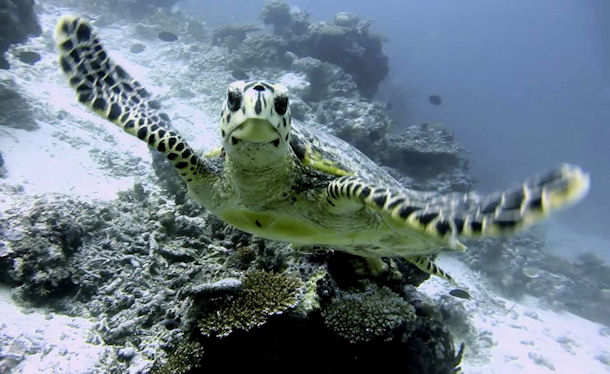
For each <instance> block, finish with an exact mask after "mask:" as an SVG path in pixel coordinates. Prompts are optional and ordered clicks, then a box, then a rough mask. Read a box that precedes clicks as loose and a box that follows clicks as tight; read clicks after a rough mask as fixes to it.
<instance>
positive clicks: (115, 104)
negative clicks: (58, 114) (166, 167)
mask: <svg viewBox="0 0 610 374" xmlns="http://www.w3.org/2000/svg"><path fill="white" fill-rule="evenodd" d="M55 43H56V45H57V49H58V51H59V63H60V65H61V69H62V70H63V71H64V73H65V74H66V75H67V76H68V78H69V80H70V85H71V86H72V87H73V88H74V89H75V90H76V93H77V98H78V101H80V102H81V103H83V104H85V105H87V106H88V107H90V108H91V109H92V110H93V111H95V112H96V113H97V114H99V115H100V116H102V117H103V118H105V119H107V120H109V121H111V122H113V123H114V124H116V125H117V126H119V127H121V128H122V129H123V130H125V131H126V132H127V133H128V134H130V135H133V136H136V137H138V138H139V139H140V140H142V141H145V142H146V143H148V145H149V147H151V148H154V149H156V150H157V151H159V152H161V153H163V154H164V155H165V156H166V157H167V158H168V159H169V161H170V162H171V163H172V164H173V165H174V167H175V168H176V171H177V172H178V174H179V175H180V176H181V177H182V178H183V179H184V180H185V181H187V182H190V181H192V179H193V178H195V177H196V176H197V175H198V174H204V173H207V170H206V163H205V161H203V160H202V159H201V158H200V157H199V156H197V155H196V154H195V152H194V151H193V150H192V149H191V147H189V145H188V144H187V143H186V142H185V141H184V139H182V137H181V136H180V135H179V134H178V133H177V132H176V131H174V130H173V129H172V127H171V124H170V119H169V117H168V116H167V115H166V114H165V113H162V112H160V111H159V110H158V109H159V108H158V105H156V104H155V102H154V101H152V100H150V95H149V93H148V92H147V91H146V89H144V88H143V87H142V86H141V85H140V83H139V82H138V81H136V80H135V79H133V78H132V77H131V76H130V75H129V74H128V73H127V72H126V71H125V70H123V68H121V66H119V65H117V64H116V63H114V62H113V61H112V60H111V59H110V58H109V57H108V55H107V53H106V51H105V50H104V48H103V47H102V44H101V42H100V40H99V39H98V38H97V36H96V35H95V32H94V31H93V28H92V26H91V25H90V24H89V22H88V21H86V20H85V19H83V18H79V17H73V16H63V17H62V18H61V19H60V20H59V22H58V24H57V28H56V30H55Z"/></svg>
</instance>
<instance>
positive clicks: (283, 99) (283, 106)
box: [273, 96, 288, 116]
mask: <svg viewBox="0 0 610 374" xmlns="http://www.w3.org/2000/svg"><path fill="white" fill-rule="evenodd" d="M273 106H274V107H275V111H276V113H277V114H279V115H280V116H283V115H284V114H286V110H288V97H287V96H276V97H275V99H274V100H273Z"/></svg>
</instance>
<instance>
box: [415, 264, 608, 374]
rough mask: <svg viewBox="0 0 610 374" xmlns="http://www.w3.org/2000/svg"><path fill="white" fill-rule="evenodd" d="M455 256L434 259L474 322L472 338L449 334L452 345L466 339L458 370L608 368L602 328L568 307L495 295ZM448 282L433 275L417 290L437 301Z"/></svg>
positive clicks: (584, 372) (481, 373)
mask: <svg viewBox="0 0 610 374" xmlns="http://www.w3.org/2000/svg"><path fill="white" fill-rule="evenodd" d="M458 258H459V255H457V258H456V257H453V255H444V256H441V257H440V258H439V260H438V261H437V263H438V264H439V265H440V266H441V267H442V268H443V269H445V270H447V271H448V272H450V273H451V275H452V276H454V278H455V279H457V281H458V282H459V283H460V284H462V285H464V286H465V287H466V288H467V289H468V291H469V293H470V294H471V296H472V300H464V301H460V302H461V303H463V306H464V307H465V309H466V310H467V312H468V315H469V316H470V318H471V321H472V324H473V325H474V326H475V327H476V331H475V332H474V333H475V334H476V340H475V341H474V342H468V341H467V340H468V339H467V338H466V337H461V336H459V335H457V336H456V337H455V343H456V346H459V344H460V343H461V342H462V341H465V340H466V341H467V342H466V348H465V355H464V359H463V360H462V365H461V366H462V369H463V371H464V373H466V374H492V373H493V374H509V373H511V374H512V373H528V374H529V373H535V374H538V373H540V374H544V373H556V374H557V373H561V374H564V373H565V374H598V373H599V374H602V373H610V329H609V328H608V327H605V326H604V325H601V324H598V323H595V322H591V321H589V320H586V319H584V318H581V317H578V316H576V315H574V314H571V313H568V312H555V311H550V310H546V309H544V308H542V307H540V306H538V305H537V300H536V298H534V297H531V298H526V299H524V300H522V301H520V302H514V301H511V300H508V299H506V298H503V297H501V296H498V295H496V294H494V293H493V291H491V290H490V289H489V286H487V285H486V284H485V282H484V281H483V280H482V279H481V277H480V276H479V275H478V274H476V273H473V272H472V271H471V270H470V269H469V268H468V267H467V266H466V265H465V264H463V263H462V262H460V261H459V259H458ZM448 287H450V286H449V285H448V283H447V282H445V281H443V280H441V279H438V278H436V277H434V278H431V279H430V280H428V281H426V282H424V284H422V285H421V286H420V287H419V291H421V292H423V293H425V294H426V295H428V296H430V297H432V298H433V299H436V300H440V299H441V298H443V297H447V296H446V295H447V290H448ZM439 302H440V301H439Z"/></svg>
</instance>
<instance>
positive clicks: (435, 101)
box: [428, 95, 443, 105]
mask: <svg viewBox="0 0 610 374" xmlns="http://www.w3.org/2000/svg"><path fill="white" fill-rule="evenodd" d="M428 100H430V102H431V103H432V104H434V105H441V104H442V103H443V99H441V97H440V96H438V95H430V96H428Z"/></svg>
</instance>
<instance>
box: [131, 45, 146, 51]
mask: <svg viewBox="0 0 610 374" xmlns="http://www.w3.org/2000/svg"><path fill="white" fill-rule="evenodd" d="M145 49H146V46H145V45H144V44H142V43H136V44H133V45H132V46H131V47H129V52H131V53H142V52H144V50H145Z"/></svg>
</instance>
